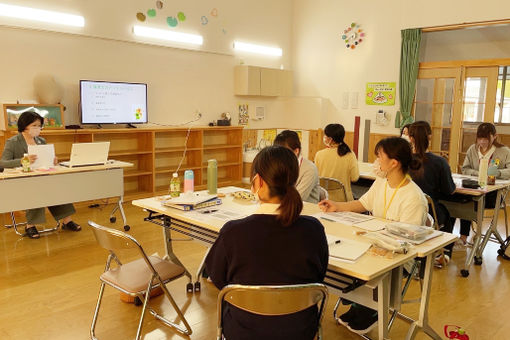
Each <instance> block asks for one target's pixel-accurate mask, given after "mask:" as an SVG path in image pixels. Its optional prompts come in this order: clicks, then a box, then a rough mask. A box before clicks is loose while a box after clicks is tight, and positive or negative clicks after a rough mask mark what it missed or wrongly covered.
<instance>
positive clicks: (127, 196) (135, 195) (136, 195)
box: [124, 190, 153, 201]
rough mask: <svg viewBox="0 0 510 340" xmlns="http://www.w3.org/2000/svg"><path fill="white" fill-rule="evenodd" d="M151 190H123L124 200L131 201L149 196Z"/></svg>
mask: <svg viewBox="0 0 510 340" xmlns="http://www.w3.org/2000/svg"><path fill="white" fill-rule="evenodd" d="M152 195H153V193H152V191H138V190H129V191H125V192H124V201H132V200H136V199H140V198H146V197H151V196H152Z"/></svg>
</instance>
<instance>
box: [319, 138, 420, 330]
mask: <svg viewBox="0 0 510 340" xmlns="http://www.w3.org/2000/svg"><path fill="white" fill-rule="evenodd" d="M375 154H376V155H377V159H376V161H375V162H374V171H375V173H376V175H377V178H376V180H375V182H374V184H372V186H371V187H370V189H369V190H368V191H367V192H366V193H365V194H364V195H363V196H362V197H361V198H360V199H359V200H356V201H351V202H333V201H329V200H325V201H321V202H320V203H319V207H320V208H321V209H322V210H323V211H354V212H359V213H361V212H365V211H370V212H371V213H372V214H373V215H374V216H375V217H380V218H385V219H388V220H392V221H398V222H404V223H410V224H415V225H425V222H426V219H427V210H428V208H427V200H426V199H425V196H424V195H423V192H422V191H421V189H420V188H419V187H418V186H417V185H416V184H415V183H414V182H413V181H412V180H411V178H410V177H409V175H408V171H409V169H410V168H411V169H413V170H417V169H419V167H420V162H419V161H418V160H415V159H413V157H412V154H411V146H410V145H409V143H408V142H407V141H406V140H404V139H402V138H400V137H389V138H385V139H383V140H381V141H379V143H377V145H376V146H375ZM338 322H339V323H341V324H343V325H344V326H346V327H347V328H348V329H349V330H351V331H352V332H355V333H358V334H364V333H367V332H369V331H370V330H371V329H372V328H373V327H374V326H375V325H376V323H377V311H375V310H373V309H370V308H367V307H364V306H361V305H357V304H353V305H352V306H351V308H350V309H349V311H347V312H346V313H344V314H342V315H341V316H340V318H339V319H338Z"/></svg>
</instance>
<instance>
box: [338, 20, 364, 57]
mask: <svg viewBox="0 0 510 340" xmlns="http://www.w3.org/2000/svg"><path fill="white" fill-rule="evenodd" d="M364 39H365V32H363V29H361V28H360V26H359V25H358V24H356V23H355V22H353V23H352V24H351V26H350V27H347V28H346V29H345V30H344V32H343V33H342V40H343V41H344V42H345V47H346V48H350V49H351V50H353V49H355V48H356V46H358V45H359V44H361V43H362V42H363V40H364Z"/></svg>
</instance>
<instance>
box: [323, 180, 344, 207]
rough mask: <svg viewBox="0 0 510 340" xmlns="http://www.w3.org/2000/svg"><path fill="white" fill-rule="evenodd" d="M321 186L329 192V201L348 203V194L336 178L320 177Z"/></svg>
mask: <svg viewBox="0 0 510 340" xmlns="http://www.w3.org/2000/svg"><path fill="white" fill-rule="evenodd" d="M319 184H320V186H321V187H323V188H324V189H326V191H327V192H328V199H330V200H333V201H336V202H346V201H347V194H346V193H345V187H344V185H343V183H342V182H340V181H339V180H338V179H335V178H329V177H319Z"/></svg>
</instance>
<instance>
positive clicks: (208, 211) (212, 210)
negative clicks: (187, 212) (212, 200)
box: [201, 209, 218, 214]
mask: <svg viewBox="0 0 510 340" xmlns="http://www.w3.org/2000/svg"><path fill="white" fill-rule="evenodd" d="M216 211H218V209H210V210H203V211H201V213H202V214H210V213H213V212H216Z"/></svg>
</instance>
